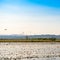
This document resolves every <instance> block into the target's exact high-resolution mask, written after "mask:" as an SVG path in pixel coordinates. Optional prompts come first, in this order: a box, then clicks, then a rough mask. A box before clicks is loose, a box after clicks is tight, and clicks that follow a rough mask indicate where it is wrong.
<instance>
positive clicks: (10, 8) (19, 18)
mask: <svg viewBox="0 0 60 60" xmlns="http://www.w3.org/2000/svg"><path fill="white" fill-rule="evenodd" d="M0 34H60V0H0Z"/></svg>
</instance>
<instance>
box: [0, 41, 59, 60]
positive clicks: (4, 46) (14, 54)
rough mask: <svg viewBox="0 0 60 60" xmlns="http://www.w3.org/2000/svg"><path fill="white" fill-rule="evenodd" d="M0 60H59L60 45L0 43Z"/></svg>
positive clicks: (52, 43)
mask: <svg viewBox="0 0 60 60" xmlns="http://www.w3.org/2000/svg"><path fill="white" fill-rule="evenodd" d="M0 60H60V43H59V42H19V43H18V42H17V43H16V42H15V43H0Z"/></svg>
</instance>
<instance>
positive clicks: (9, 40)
mask: <svg viewBox="0 0 60 60" xmlns="http://www.w3.org/2000/svg"><path fill="white" fill-rule="evenodd" d="M0 42H60V39H59V40H26V39H21V40H20V39H2V40H1V39H0Z"/></svg>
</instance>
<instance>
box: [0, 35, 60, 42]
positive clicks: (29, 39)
mask: <svg viewBox="0 0 60 60" xmlns="http://www.w3.org/2000/svg"><path fill="white" fill-rule="evenodd" d="M0 42H60V39H56V38H28V37H27V36H26V38H25V39H0Z"/></svg>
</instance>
